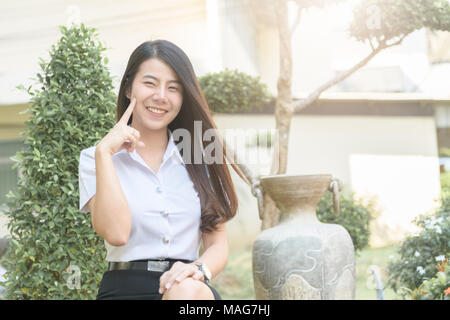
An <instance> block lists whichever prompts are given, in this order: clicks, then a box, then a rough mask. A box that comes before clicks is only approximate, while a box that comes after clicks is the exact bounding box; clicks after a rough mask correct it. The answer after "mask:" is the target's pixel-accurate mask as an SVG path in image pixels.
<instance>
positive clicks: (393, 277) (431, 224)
mask: <svg viewBox="0 0 450 320" xmlns="http://www.w3.org/2000/svg"><path fill="white" fill-rule="evenodd" d="M414 223H415V224H416V225H417V226H418V227H419V228H420V232H419V233H418V234H417V235H413V236H410V237H407V238H406V239H405V240H404V241H403V242H402V244H401V246H400V247H399V249H398V253H399V259H398V260H396V261H392V262H391V263H389V266H388V273H389V276H390V277H389V281H388V285H389V286H390V287H392V289H394V291H396V292H399V294H400V295H402V296H403V297H406V296H408V295H409V294H410V292H411V290H415V289H417V288H419V287H420V286H421V285H422V283H423V282H424V281H425V280H427V279H431V278H434V277H436V275H437V273H438V269H437V268H436V264H438V263H439V262H444V261H445V259H447V258H448V257H449V255H450V197H446V198H444V199H443V200H442V205H441V207H440V208H439V209H438V210H437V211H436V212H435V213H434V214H426V215H420V216H419V217H418V218H416V219H415V220H414ZM402 289H406V290H402Z"/></svg>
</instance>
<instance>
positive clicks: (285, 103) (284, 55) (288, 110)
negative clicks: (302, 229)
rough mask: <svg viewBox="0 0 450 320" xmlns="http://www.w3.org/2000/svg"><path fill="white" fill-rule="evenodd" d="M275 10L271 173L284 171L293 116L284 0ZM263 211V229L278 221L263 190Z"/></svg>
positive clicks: (278, 2)
mask: <svg viewBox="0 0 450 320" xmlns="http://www.w3.org/2000/svg"><path fill="white" fill-rule="evenodd" d="M274 9H275V14H276V17H277V24H278V33H279V39H280V73H279V74H280V75H279V78H278V86H277V89H278V96H277V101H276V106H275V121H276V126H275V127H276V129H277V132H278V139H276V140H275V143H278V148H277V147H275V150H278V152H279V153H278V154H277V153H276V152H274V158H273V160H272V167H271V169H270V174H283V173H286V168H287V154H288V145H289V130H290V126H291V120H292V112H293V103H292V95H291V84H292V48H291V32H290V28H289V24H288V8H287V1H286V0H276V2H275V8H274ZM263 208H264V209H263V214H262V219H263V221H262V230H264V229H267V228H270V227H272V226H275V225H277V224H278V221H279V217H278V216H279V212H278V209H277V208H276V206H275V203H274V202H273V201H272V199H271V198H270V197H269V196H268V195H267V194H264V205H263Z"/></svg>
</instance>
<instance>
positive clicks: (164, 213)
mask: <svg viewBox="0 0 450 320" xmlns="http://www.w3.org/2000/svg"><path fill="white" fill-rule="evenodd" d="M161 215H162V216H163V217H164V218H167V217H168V216H169V212H168V211H161Z"/></svg>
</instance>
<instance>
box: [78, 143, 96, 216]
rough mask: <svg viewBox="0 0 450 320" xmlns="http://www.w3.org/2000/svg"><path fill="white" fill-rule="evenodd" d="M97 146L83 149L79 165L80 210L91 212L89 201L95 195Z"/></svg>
mask: <svg viewBox="0 0 450 320" xmlns="http://www.w3.org/2000/svg"><path fill="white" fill-rule="evenodd" d="M95 179H96V177H95V147H90V148H87V149H83V150H82V151H81V153H80V162H79V166H78V187H79V189H80V211H81V212H86V213H87V212H89V207H88V206H87V203H88V202H89V200H90V199H91V198H92V197H93V196H94V195H95V192H96V182H95Z"/></svg>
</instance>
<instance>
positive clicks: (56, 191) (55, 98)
mask: <svg viewBox="0 0 450 320" xmlns="http://www.w3.org/2000/svg"><path fill="white" fill-rule="evenodd" d="M60 31H61V33H62V37H61V38H60V39H59V41H58V42H57V44H56V45H53V46H52V48H51V50H50V61H49V62H45V61H43V60H41V63H40V66H41V69H42V70H41V71H40V73H39V74H38V75H37V77H38V84H39V85H40V88H39V89H34V90H32V89H31V88H28V90H27V91H28V93H29V94H30V95H31V101H30V102H31V104H30V108H29V109H27V110H26V111H25V112H26V113H30V114H31V116H30V118H29V120H28V121H27V122H26V123H25V124H26V129H25V131H24V132H23V133H22V135H24V136H25V137H26V139H25V141H24V148H23V150H22V151H19V152H18V153H17V154H16V155H15V156H14V157H13V158H12V159H13V160H15V161H16V162H17V163H16V164H15V165H14V166H15V167H17V166H18V167H19V170H20V172H21V174H22V176H21V177H20V179H19V186H18V191H17V193H12V192H9V194H8V198H10V202H8V207H9V210H8V212H7V215H8V216H9V219H10V222H9V224H8V228H9V231H10V234H11V241H10V244H9V246H8V251H7V253H6V255H5V257H4V261H2V264H3V265H4V266H5V268H6V269H7V273H6V278H7V281H6V282H5V283H3V285H4V286H6V292H5V297H6V298H7V299H92V298H95V295H96V293H97V290H98V284H99V282H100V280H101V276H102V273H103V272H104V271H105V270H106V262H105V255H106V252H105V249H104V246H103V239H102V238H101V237H99V236H98V235H96V234H95V232H94V230H93V228H92V226H91V217H90V214H86V213H82V212H80V211H79V210H78V205H79V203H78V202H79V191H78V163H79V155H80V152H81V150H82V149H84V148H87V147H90V146H93V145H95V144H96V143H97V142H98V141H99V140H100V139H101V138H102V137H103V136H104V135H105V134H106V133H107V131H108V130H109V129H110V128H111V127H112V126H114V123H115V100H116V97H115V94H114V92H113V85H112V80H111V77H110V74H109V71H108V70H107V68H106V67H105V63H106V58H105V59H103V58H102V55H101V54H102V52H103V51H104V50H105V48H104V47H103V46H102V45H101V44H100V43H99V42H98V41H96V39H95V37H96V36H97V34H96V33H95V30H94V29H92V28H86V27H85V26H84V25H80V26H72V27H71V28H66V27H60ZM77 270H79V272H80V274H79V276H80V277H79V279H80V287H79V288H77V282H76V278H77V276H78V274H77Z"/></svg>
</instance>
